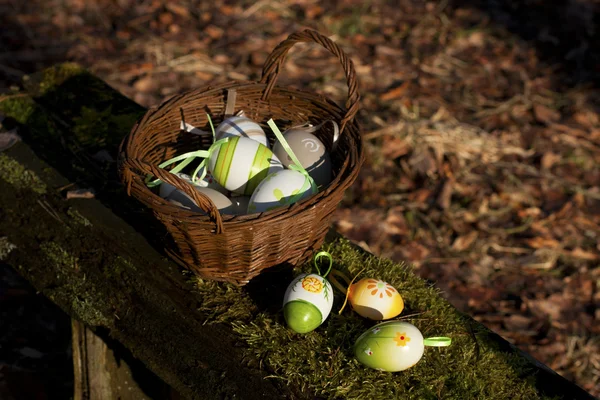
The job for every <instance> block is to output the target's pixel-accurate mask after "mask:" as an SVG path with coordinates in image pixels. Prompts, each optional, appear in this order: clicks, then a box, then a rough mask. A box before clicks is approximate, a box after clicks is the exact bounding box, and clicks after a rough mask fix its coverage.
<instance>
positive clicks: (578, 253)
mask: <svg viewBox="0 0 600 400" xmlns="http://www.w3.org/2000/svg"><path fill="white" fill-rule="evenodd" d="M567 254H568V255H570V256H571V257H575V258H581V259H583V260H589V261H595V260H598V259H599V258H600V256H598V254H596V253H592V252H589V251H585V250H583V249H582V248H580V247H577V248H575V249H574V250H572V251H570V252H568V253H567Z"/></svg>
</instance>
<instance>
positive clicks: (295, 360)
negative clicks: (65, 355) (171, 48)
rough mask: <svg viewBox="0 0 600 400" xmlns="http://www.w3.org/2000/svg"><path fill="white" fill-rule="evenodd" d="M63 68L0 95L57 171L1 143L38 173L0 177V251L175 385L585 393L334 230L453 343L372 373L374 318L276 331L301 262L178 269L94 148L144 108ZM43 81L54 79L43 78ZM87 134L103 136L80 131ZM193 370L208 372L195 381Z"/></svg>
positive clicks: (344, 256)
mask: <svg viewBox="0 0 600 400" xmlns="http://www.w3.org/2000/svg"><path fill="white" fill-rule="evenodd" d="M61 68H63V67H60V66H59V67H56V68H54V69H52V70H50V71H47V72H45V73H43V74H40V75H39V76H38V77H37V78H32V79H31V80H29V82H28V84H27V85H26V86H27V90H28V91H29V93H31V95H32V96H33V97H19V98H14V99H9V100H6V101H8V103H6V101H4V102H2V103H0V110H3V112H4V113H5V114H6V115H7V116H9V117H12V118H13V120H14V121H15V122H18V123H21V124H23V125H25V129H24V132H23V135H24V136H25V140H26V142H27V143H28V144H30V145H31V147H32V148H33V149H34V150H35V151H36V153H37V154H38V156H39V157H40V158H42V159H44V160H46V161H47V162H48V163H49V164H50V165H51V166H52V167H53V168H56V169H57V170H58V171H59V172H61V173H62V174H63V175H64V176H65V177H66V178H59V175H57V174H55V173H51V170H50V169H49V168H48V167H47V166H44V165H43V163H41V162H40V161H39V160H37V159H36V157H35V156H34V155H33V154H31V153H30V152H29V149H28V148H27V146H25V145H19V147H16V148H13V149H11V150H10V151H9V152H8V153H7V154H6V156H7V157H10V158H11V159H13V160H16V162H18V163H19V164H20V165H23V168H24V169H25V171H32V172H33V173H34V175H35V176H36V177H38V178H39V180H36V179H34V178H31V177H28V179H26V180H17V179H16V178H15V177H8V178H6V176H7V175H6V174H5V175H4V176H5V178H3V177H2V175H1V174H0V179H3V180H4V181H6V182H10V181H11V179H12V181H13V183H12V184H11V185H10V186H11V190H9V191H7V192H6V193H0V204H2V205H3V210H2V213H3V215H1V217H2V218H1V220H2V222H0V232H2V234H0V237H2V236H6V237H7V239H6V240H5V242H6V243H5V244H6V246H4V247H5V249H4V250H2V249H0V254H8V255H7V256H6V257H8V260H9V262H10V263H11V264H12V265H15V266H16V267H17V268H19V270H20V271H21V273H22V274H23V275H24V276H25V277H28V279H30V280H31V281H32V283H33V284H34V285H35V286H36V287H38V288H40V289H41V290H42V291H43V293H44V294H46V295H47V296H49V297H50V298H52V299H53V300H54V301H55V302H56V303H57V304H59V305H60V306H61V307H63V308H64V309H65V310H66V311H67V312H69V313H70V314H72V315H74V316H76V317H78V318H80V319H82V320H83V321H84V322H86V323H87V324H89V325H95V326H100V327H105V328H108V329H110V333H111V335H113V336H114V337H115V338H116V339H117V340H119V341H121V342H122V343H123V344H125V345H126V346H127V347H128V348H130V349H131V350H132V351H133V353H134V354H135V355H136V356H137V357H139V358H140V359H141V360H142V361H143V362H144V363H146V365H147V366H148V367H149V368H150V369H152V370H153V371H154V372H155V373H157V375H159V376H161V377H162V378H163V379H164V380H165V381H167V382H168V383H170V384H171V385H172V386H174V387H175V388H176V389H178V390H179V391H180V392H181V393H182V394H184V395H186V396H190V397H202V396H205V395H206V391H207V390H209V389H208V388H209V387H214V386H218V385H220V384H223V385H225V386H224V388H223V390H222V391H220V392H218V393H217V394H216V396H221V395H232V394H233V393H237V392H238V391H240V390H241V392H240V394H238V397H240V396H241V397H242V398H252V396H257V397H258V396H260V395H261V394H262V393H267V392H268V393H269V394H267V396H278V397H281V396H282V393H281V391H283V392H284V393H283V394H287V395H290V396H292V397H307V398H315V397H323V398H334V397H339V398H366V397H369V398H374V399H379V398H389V397H392V398H416V399H423V398H460V399H506V398H511V399H537V398H552V397H554V398H565V399H571V398H581V399H585V398H592V397H591V396H589V395H588V394H586V393H585V392H584V391H583V390H581V389H580V388H578V387H577V386H575V385H573V384H571V383H570V382H568V381H566V380H565V379H563V378H561V377H560V376H558V375H556V374H554V373H552V371H551V370H549V369H547V368H545V367H543V366H542V365H540V364H538V363H536V362H535V360H532V359H530V358H529V357H527V356H526V355H525V354H524V353H522V352H520V351H518V350H516V349H514V348H513V347H512V346H510V345H509V344H508V343H507V342H506V341H504V340H503V339H502V338H500V337H498V336H497V335H495V334H494V333H493V332H490V331H489V330H487V329H486V328H485V327H483V326H482V325H480V324H478V323H477V322H475V321H473V320H472V319H470V318H469V317H468V316H465V315H462V314H460V313H459V312H457V311H456V310H455V309H454V308H453V307H452V306H451V305H449V304H448V303H447V302H445V301H444V300H443V299H442V298H441V297H440V296H439V293H438V292H437V291H436V290H435V289H434V288H432V287H430V286H428V285H427V284H426V283H425V282H424V281H422V280H421V279H419V278H418V277H417V276H415V275H414V273H413V272H412V271H411V269H410V268H407V267H406V266H402V265H398V264H395V263H392V262H390V261H387V260H382V259H379V258H377V257H374V256H372V255H370V254H367V253H365V252H364V251H362V250H360V249H357V248H356V247H355V246H352V245H350V244H349V242H347V241H345V240H343V239H339V238H337V239H336V238H335V237H334V236H330V237H329V239H328V244H327V245H326V246H327V248H328V249H329V250H330V251H331V253H332V254H333V255H334V257H335V260H336V267H337V268H339V269H341V270H343V271H346V272H349V273H356V272H358V270H359V269H361V268H362V267H363V266H366V267H367V272H368V273H370V274H374V275H376V276H378V277H380V278H383V279H386V280H388V281H389V282H390V283H393V284H394V285H395V286H397V288H398V289H399V290H400V291H401V292H402V294H403V296H404V297H405V300H406V305H407V311H405V313H404V314H407V313H408V314H410V313H416V314H418V315H416V316H413V317H412V318H409V319H408V321H410V322H413V323H414V324H415V325H417V326H419V328H420V329H421V330H422V331H423V332H424V333H425V334H426V335H431V334H435V335H449V336H452V337H453V340H454V344H453V345H452V346H451V347H450V348H447V349H430V350H431V351H429V350H428V353H427V354H426V357H425V358H424V359H423V360H422V361H421V362H420V363H419V364H417V366H415V367H413V368H412V369H410V370H408V371H406V372H403V373H399V374H385V373H381V372H379V371H374V370H368V369H366V368H364V367H362V366H361V365H360V364H358V362H357V361H356V360H354V359H353V357H352V351H351V348H352V344H353V343H354V340H355V339H356V337H357V335H358V334H360V333H361V332H362V330H365V329H367V328H368V327H369V326H371V325H372V324H369V323H368V322H367V321H364V320H362V319H360V318H358V317H357V316H356V315H354V314H352V312H350V311H348V310H347V311H346V312H344V313H343V314H342V315H337V314H335V313H334V314H332V316H331V317H330V318H329V319H328V320H327V321H326V323H325V324H324V325H323V326H322V327H320V328H319V329H318V330H317V331H315V332H312V333H310V334H307V335H296V334H293V333H291V332H290V331H289V330H288V329H286V328H285V326H284V322H283V320H282V315H281V312H280V311H281V310H280V309H281V303H280V302H281V298H282V295H283V291H284V290H285V287H286V286H287V283H288V282H290V281H291V279H292V277H293V274H294V273H297V272H298V271H299V270H302V269H304V270H306V269H308V268H310V265H305V266H300V267H299V268H297V269H296V270H295V271H292V269H291V268H285V267H282V268H274V269H272V270H270V271H267V272H266V273H265V274H263V275H261V276H259V277H258V278H256V279H254V280H252V282H250V284H248V285H247V286H246V287H244V288H236V287H233V286H231V285H227V284H224V283H216V282H211V281H203V280H199V279H197V278H195V277H193V276H191V275H189V274H185V273H182V271H180V270H179V269H178V268H177V267H176V266H174V264H173V263H171V262H169V261H168V260H166V259H164V258H163V256H162V254H159V253H157V252H156V250H154V248H160V246H161V243H163V241H164V240H165V239H166V236H165V234H164V231H161V230H160V227H159V226H157V225H156V224H155V222H154V221H153V220H152V219H151V218H148V216H147V213H145V212H143V210H142V209H141V208H140V206H139V205H138V204H137V203H136V202H135V201H132V200H131V199H129V198H127V197H126V196H125V195H124V192H123V189H122V187H121V186H120V184H119V182H118V181H117V179H116V175H115V173H114V164H113V165H111V164H110V163H108V164H101V163H97V162H95V161H94V160H93V158H92V157H91V156H92V154H93V153H94V152H95V151H98V150H99V149H102V150H108V152H109V154H113V155H116V148H115V146H116V143H117V142H118V140H117V139H118V138H120V137H123V136H124V135H125V134H126V133H127V131H128V130H129V127H128V126H127V124H128V123H130V124H133V122H134V121H135V116H136V115H138V114H141V112H143V110H142V109H141V108H139V107H138V108H137V109H136V106H135V105H133V104H132V103H131V102H129V101H128V100H126V99H123V98H121V99H120V100H119V97H122V96H120V95H119V94H118V93H116V92H114V91H111V90H109V88H108V87H107V86H105V85H104V84H103V83H101V81H99V80H97V79H96V78H94V77H92V76H91V75H88V74H86V73H85V72H84V71H82V70H80V69H78V68H76V67H74V66H72V65H67V66H66V67H64V69H61ZM46 80H49V81H50V82H49V83H46V84H44V83H41V82H45V81H46ZM90 80H91V81H94V80H95V81H96V82H94V83H90ZM84 82H87V84H84ZM103 85H104V86H103ZM88 88H91V89H90V90H89V91H88ZM98 91H101V92H102V93H100V94H99V93H98ZM95 97H97V98H98V100H99V105H98V106H95V105H94V102H93V100H92V99H94V98H95ZM80 98H81V99H83V98H85V99H86V100H85V102H84V101H83V100H81V101H79V100H78V99H80ZM57 99H60V100H61V102H62V104H60V105H58V104H57V101H58V100H57ZM119 102H121V103H119ZM109 103H110V104H123V106H122V107H117V108H114V106H113V108H112V109H111V110H110V111H111V112H113V111H115V110H117V111H115V112H116V113H117V115H120V116H127V117H123V120H121V119H119V118H117V122H114V120H113V122H112V125H111V129H106V128H103V127H101V126H99V125H101V124H102V120H103V116H104V117H106V116H107V115H108V113H107V111H106V110H107V107H106V105H107V104H109ZM84 104H85V106H84ZM123 110H124V111H123ZM136 110H137V111H136ZM120 111H122V112H120ZM127 119H128V122H125V120H127ZM94 131H97V132H101V136H104V138H103V137H94V135H87V134H85V135H84V134H82V132H87V133H90V132H94ZM11 170H12V168H8V169H5V171H11ZM2 171H3V169H2V167H0V172H2ZM47 173H48V174H50V175H47ZM34 175H31V176H34ZM38 181H41V182H43V183H44V184H45V187H46V193H45V194H44V193H39V192H38V193H36V192H35V191H33V187H35V186H32V190H29V189H27V187H26V184H27V183H31V182H38ZM68 181H73V182H78V183H81V184H82V185H90V186H93V187H94V188H96V189H97V190H98V198H97V200H79V201H70V202H66V201H64V200H62V199H60V197H58V196H57V194H56V190H55V189H56V188H57V187H60V186H63V185H65V184H66V183H67V182H68ZM14 182H18V183H16V184H15V183H14ZM19 184H21V186H19ZM23 185H25V186H23ZM38 187H39V186H38ZM5 204H6V208H4V205H5ZM104 205H106V206H108V207H109V208H110V209H111V210H109V209H108V208H106V207H104ZM29 209H31V210H32V211H31V212H30V213H28V212H27V211H25V210H29ZM111 211H112V212H111ZM115 214H116V215H115ZM120 218H123V219H125V220H126V221H127V222H129V223H130V224H131V226H134V227H136V228H135V229H137V232H136V231H135V230H134V228H132V227H131V226H130V225H128V224H126V223H124V222H123V221H122V220H121V219H120ZM34 226H35V227H36V228H35V229H34V228H33V227H34ZM10 230H12V232H10ZM140 234H142V235H143V236H144V237H145V238H146V240H147V241H148V242H150V244H149V243H148V242H147V241H146V240H143V239H142V238H141V235H140ZM1 243H2V242H1V241H0V244H1ZM37 243H40V244H37ZM151 244H152V245H153V246H152V245H151ZM15 246H16V249H15V248H14V247H15ZM153 247H154V248H153ZM9 250H10V251H9ZM340 301H341V300H340V299H339V298H338V299H337V300H336V304H335V306H334V310H336V309H338V307H339V305H340V304H339V303H340ZM199 338H202V339H199ZM234 346H235V347H234ZM231 348H235V349H236V350H234V351H232V350H230V349H231ZM242 355H243V356H242ZM220 357H222V359H221V358H220ZM217 360H219V362H217ZM221 360H222V362H221ZM238 363H239V364H240V365H242V364H243V365H249V366H250V368H247V367H239V366H238V365H237V364H238ZM215 364H216V366H215ZM236 366H238V367H239V368H243V369H241V371H243V374H242V375H241V376H239V374H237V375H236V374H234V375H232V373H231V371H235V367H236ZM259 367H260V369H262V370H263V371H265V372H266V373H268V374H269V377H270V378H271V379H269V380H267V381H264V380H263V379H261V375H260V374H259V373H258V372H257V371H256V370H254V369H258V368H259ZM253 368H254V369H253ZM222 372H224V373H225V374H226V375H225V376H222V375H221V373H222ZM199 376H205V377H208V378H205V379H206V382H196V379H199V378H198V377H199ZM288 387H289V388H290V389H289V390H288ZM261 391H262V392H261ZM278 391H279V392H278ZM274 393H277V394H274Z"/></svg>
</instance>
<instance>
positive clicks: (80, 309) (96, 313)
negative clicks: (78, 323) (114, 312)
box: [71, 297, 110, 326]
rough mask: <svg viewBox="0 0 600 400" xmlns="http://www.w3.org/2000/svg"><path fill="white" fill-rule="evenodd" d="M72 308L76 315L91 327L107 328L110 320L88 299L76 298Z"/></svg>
mask: <svg viewBox="0 0 600 400" xmlns="http://www.w3.org/2000/svg"><path fill="white" fill-rule="evenodd" d="M71 307H72V309H73V312H74V313H75V315H78V316H79V318H80V319H81V320H82V321H85V323H86V324H88V325H91V326H107V325H108V324H109V323H110V320H109V319H108V318H107V317H106V316H105V315H104V314H103V313H102V312H101V311H100V310H98V308H97V307H96V304H95V303H93V302H91V301H88V299H87V298H83V299H82V298H79V297H74V298H73V301H72V303H71Z"/></svg>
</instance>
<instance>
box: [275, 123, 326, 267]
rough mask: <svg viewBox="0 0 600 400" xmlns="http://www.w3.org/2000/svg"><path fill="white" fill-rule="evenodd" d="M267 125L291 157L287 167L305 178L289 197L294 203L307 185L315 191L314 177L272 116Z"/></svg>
mask: <svg viewBox="0 0 600 400" xmlns="http://www.w3.org/2000/svg"><path fill="white" fill-rule="evenodd" d="M267 125H269V127H270V128H271V130H272V131H273V133H274V134H275V136H276V137H277V140H279V143H281V146H283V149H284V150H285V152H286V153H287V154H288V155H289V156H290V158H291V159H292V162H293V164H291V165H290V166H289V167H288V168H289V169H291V170H294V171H298V172H300V173H301V174H302V175H304V176H305V178H306V179H305V181H304V185H302V189H300V191H299V192H298V194H296V195H294V196H292V197H291V199H290V204H293V203H295V202H296V201H298V199H300V198H301V197H302V195H303V194H304V192H305V191H306V189H308V185H310V190H311V191H312V194H315V193H317V184H316V183H315V181H314V179H313V178H312V177H311V176H310V175H309V174H308V172H307V171H306V170H305V169H304V167H302V164H301V163H300V160H298V157H296V155H295V154H294V152H293V151H292V148H291V147H290V145H289V144H288V142H287V140H285V138H284V137H283V134H282V133H281V131H280V130H279V128H278V127H277V125H276V124H275V121H273V118H271V119H270V120H268V121H267ZM319 254H321V253H319ZM328 254H329V253H328ZM330 257H331V256H330ZM315 265H316V264H315ZM328 273H329V271H328Z"/></svg>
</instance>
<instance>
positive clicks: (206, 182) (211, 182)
mask: <svg viewBox="0 0 600 400" xmlns="http://www.w3.org/2000/svg"><path fill="white" fill-rule="evenodd" d="M205 168H206V167H202V168H200V170H199V171H198V174H197V176H198V177H200V176H202V174H203V173H204V170H205ZM195 185H197V186H200V187H206V188H210V189H214V190H216V191H217V192H219V193H223V194H224V195H227V194H228V193H229V190H227V189H225V188H224V187H223V186H221V185H219V182H217V180H216V179H215V178H214V177H213V176H212V174H211V173H210V170H207V171H206V174H204V178H202V180H196V182H195Z"/></svg>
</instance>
